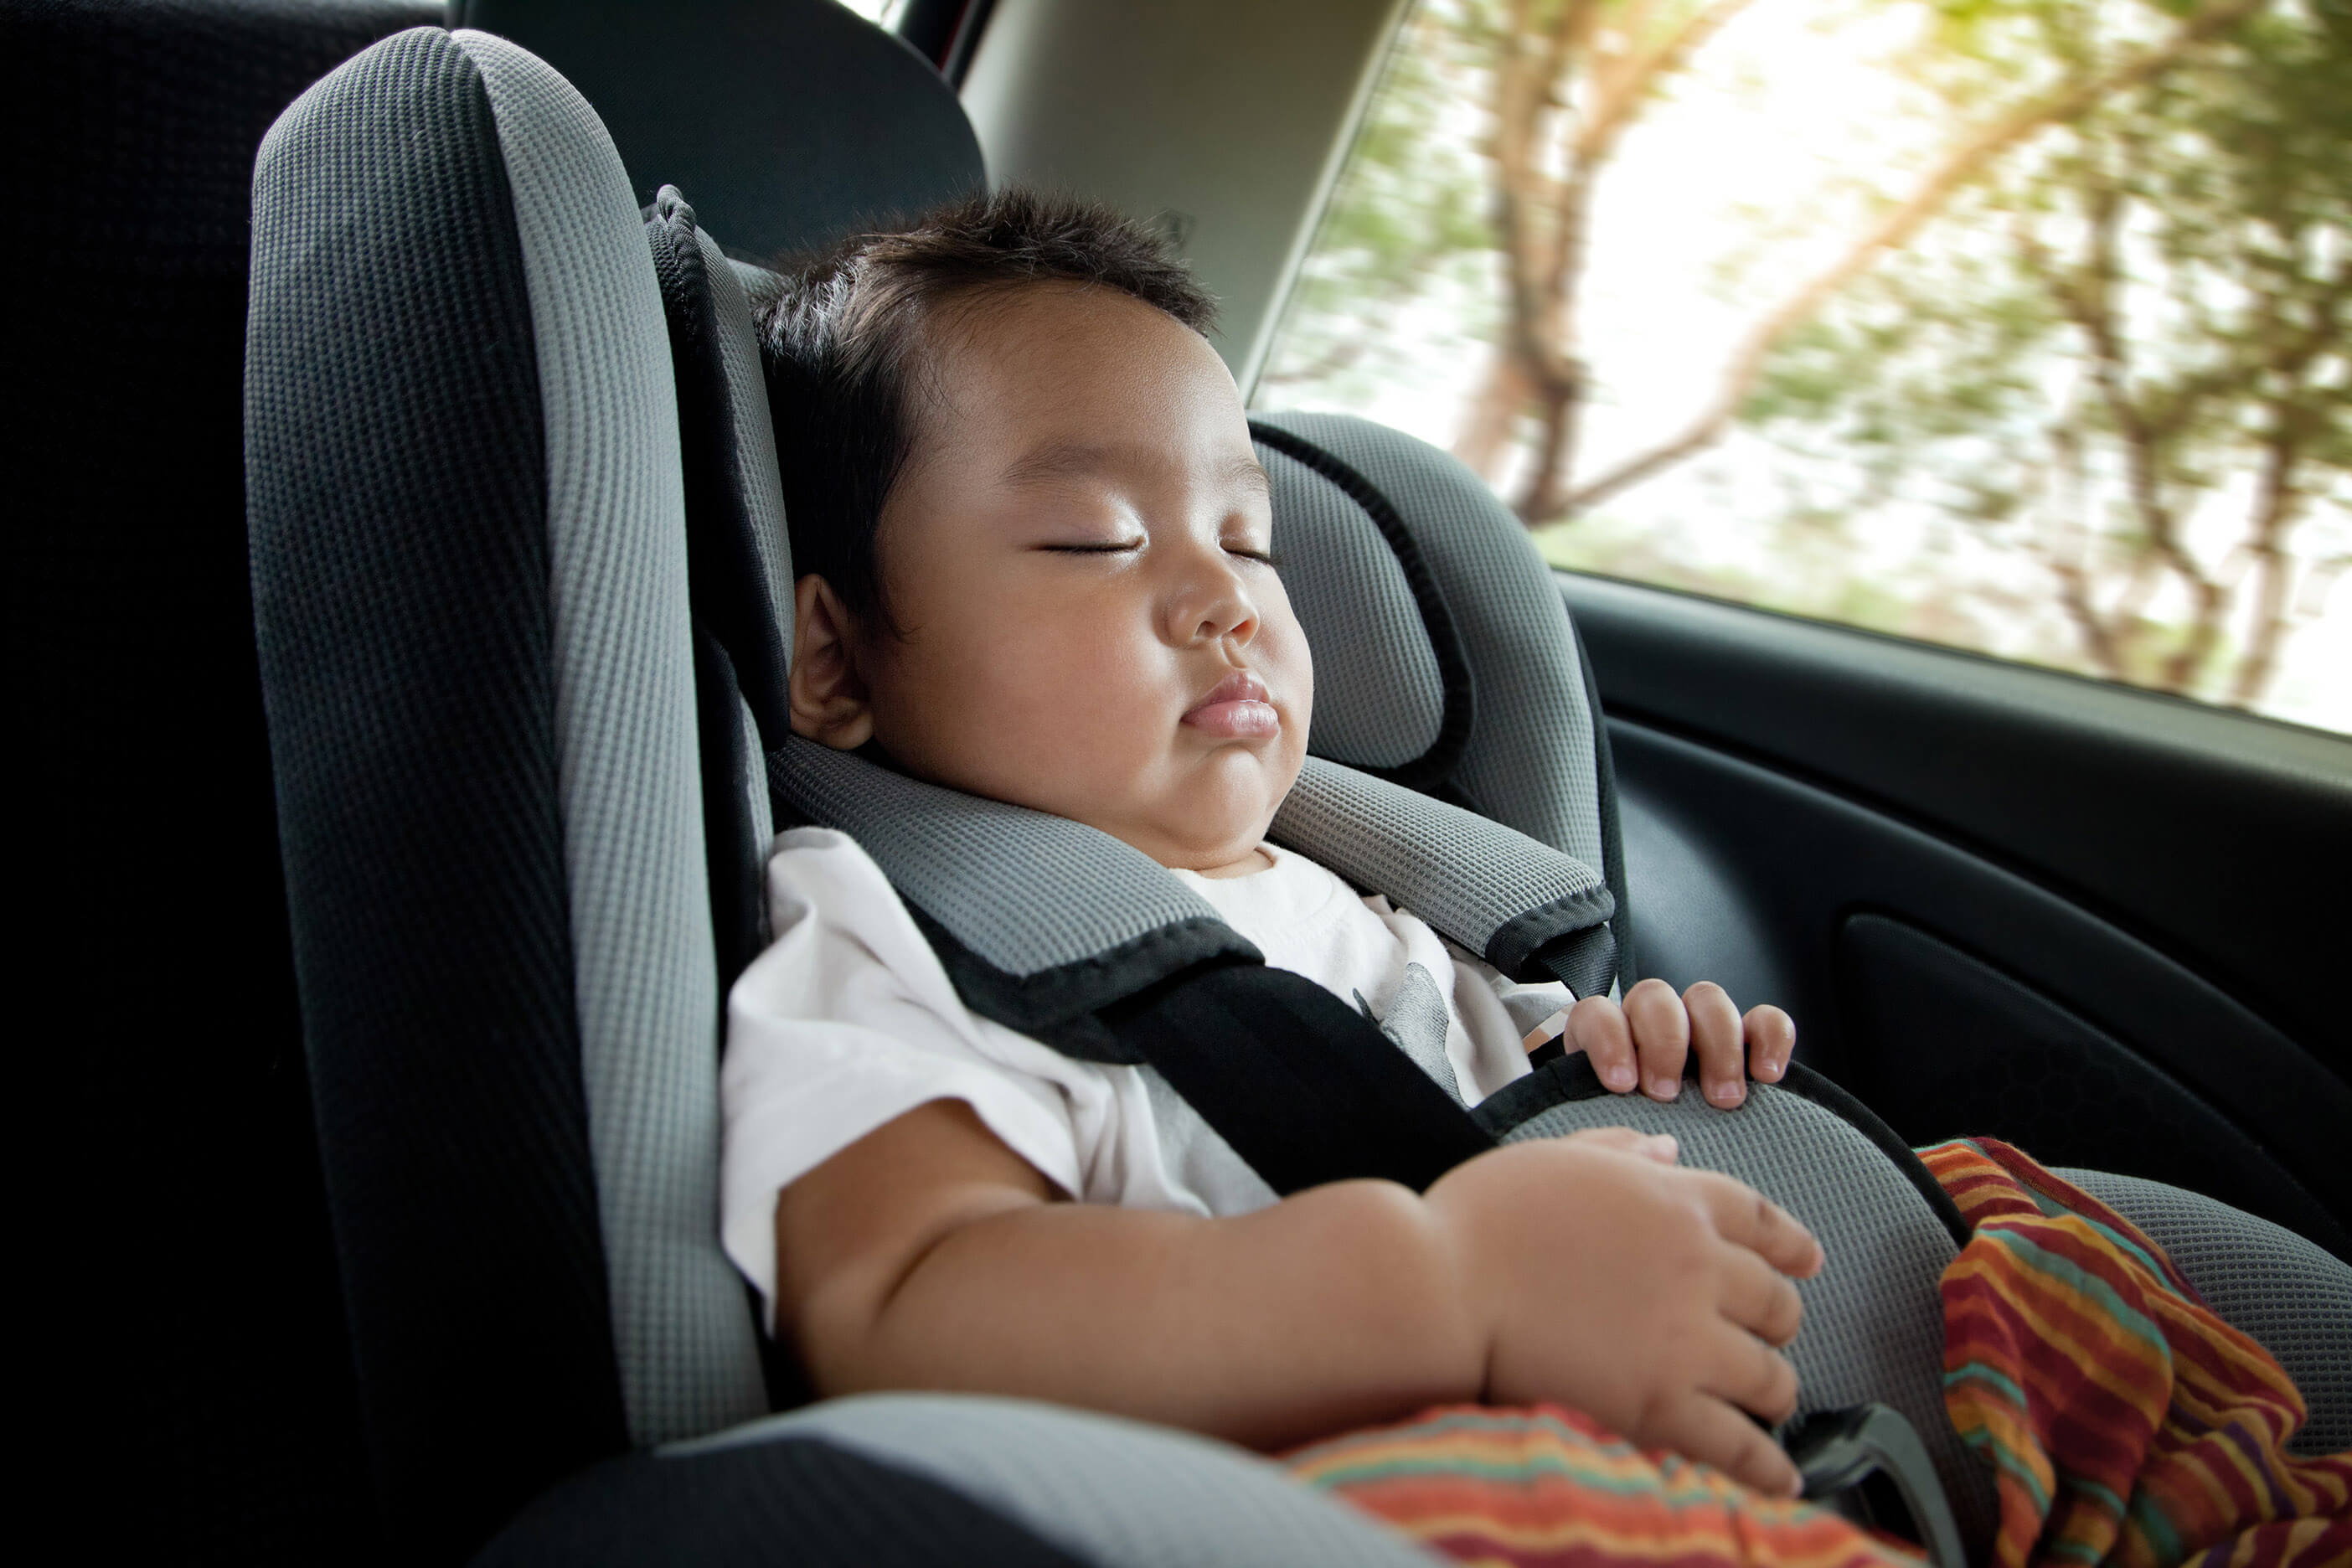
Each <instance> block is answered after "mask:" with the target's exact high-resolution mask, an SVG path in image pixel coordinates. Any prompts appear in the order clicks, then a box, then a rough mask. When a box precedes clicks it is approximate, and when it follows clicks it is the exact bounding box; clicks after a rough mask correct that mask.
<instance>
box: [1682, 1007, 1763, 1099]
mask: <svg viewBox="0 0 2352 1568" xmlns="http://www.w3.org/2000/svg"><path fill="white" fill-rule="evenodd" d="M1683 1007H1684V1010H1685V1012H1687V1013H1688V1014H1689V1016H1690V1036H1691V1045H1692V1047H1693V1048H1695V1049H1696V1051H1697V1052H1698V1083H1699V1088H1700V1089H1703V1090H1705V1091H1706V1098H1707V1103H1709V1104H1710V1105H1719V1106H1722V1107H1723V1108H1724V1109H1725V1110H1729V1109H1730V1108H1731V1107H1733V1106H1735V1105H1738V1103H1739V1102H1740V1101H1742V1100H1746V1099H1747V1098H1748V1053H1747V1052H1746V1051H1744V1050H1742V1049H1741V1048H1740V1031H1739V1009H1738V1008H1737V1007H1735V1006H1733V1005H1731V994H1730V993H1729V992H1727V991H1726V990H1724V988H1723V987H1722V986H1720V985H1717V984H1716V983H1715V982H1714V981H1712V980H1702V981H1700V982H1699V983H1698V984H1696V985H1694V986H1692V987H1691V988H1690V989H1689V990H1687V991H1685V992H1684V993H1683Z"/></svg>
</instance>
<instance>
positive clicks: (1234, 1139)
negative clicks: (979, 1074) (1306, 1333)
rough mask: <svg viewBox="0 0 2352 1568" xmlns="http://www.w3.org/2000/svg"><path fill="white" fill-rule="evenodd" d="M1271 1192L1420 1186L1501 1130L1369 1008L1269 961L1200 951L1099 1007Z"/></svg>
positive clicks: (1490, 1143)
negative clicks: (1188, 965) (1175, 970)
mask: <svg viewBox="0 0 2352 1568" xmlns="http://www.w3.org/2000/svg"><path fill="white" fill-rule="evenodd" d="M1098 1016H1099V1018H1100V1020H1101V1023H1102V1024H1103V1026H1105V1027H1106V1028H1108V1030H1109V1031H1110V1032H1111V1033H1112V1034H1113V1035H1115V1036H1117V1037H1118V1038H1119V1039H1120V1040H1121V1041H1123V1042H1125V1043H1127V1044H1128V1045H1129V1047H1131V1048H1132V1049H1133V1051H1134V1054H1135V1056H1136V1057H1137V1058H1139V1059H1141V1060H1143V1061H1147V1062H1149V1063H1150V1064H1151V1065H1152V1066H1153V1067H1155V1068H1159V1069H1160V1076H1161V1077H1163V1078H1165V1079H1167V1080H1168V1082H1169V1085H1170V1086H1171V1088H1173V1089H1175V1090H1176V1092H1177V1093H1179V1094H1181V1095H1182V1096H1183V1097H1184V1099H1185V1100H1187V1101H1189V1102H1190V1103H1191V1105H1192V1109H1193V1110H1197V1111H1199V1112H1200V1113H1201V1119H1202V1121H1206V1122H1207V1123H1208V1124H1209V1125H1210V1126H1211V1127H1213V1128H1214V1129H1216V1130H1217V1131H1218V1132H1219V1133H1220V1134H1222V1135H1223V1138H1224V1140H1225V1142H1227V1143H1230V1144H1231V1145H1233V1149H1234V1153H1236V1154H1239V1155H1240V1156H1241V1157H1242V1159H1243V1160H1244V1162H1246V1163H1248V1165H1249V1167H1250V1168H1251V1169H1252V1170H1254V1171H1255V1172H1256V1173H1258V1174H1259V1175H1260V1176H1261V1177H1263V1178H1264V1179H1265V1184H1267V1185H1268V1186H1270V1187H1272V1188H1273V1189H1274V1190H1275V1191H1276V1192H1277V1193H1279V1194H1283V1195H1284V1196H1288V1195H1289V1194H1292V1193H1295V1192H1299V1191H1301V1190H1303V1189H1305V1188H1307V1187H1312V1186H1319V1185H1321V1184H1323V1183H1326V1182H1337V1181H1346V1180H1349V1179H1353V1178H1358V1177H1383V1178H1386V1179H1387V1180H1390V1181H1393V1182H1401V1183H1402V1184H1404V1185H1406V1186H1408V1187H1411V1188H1412V1190H1413V1191H1415V1192H1420V1191H1422V1190H1423V1188H1425V1187H1427V1186H1428V1185H1429V1184H1431V1183H1432V1182H1434V1181H1435V1180H1437V1178H1438V1177H1440V1176H1442V1175H1444V1173H1446V1172H1448V1171H1450V1170H1452V1169H1453V1168H1454V1166H1456V1165H1458V1164H1460V1163H1462V1162H1463V1161H1465V1160H1467V1159H1469V1158H1470V1157H1472V1156H1473V1155H1475V1154H1481V1153H1484V1152H1486V1151H1487V1150H1489V1149H1492V1148H1493V1147H1494V1146H1495V1140H1494V1138H1493V1137H1492V1135H1490V1134H1489V1133H1488V1132H1487V1131H1486V1130H1485V1129H1484V1128H1482V1127H1480V1126H1479V1125H1478V1123H1477V1122H1476V1121H1475V1120H1473V1119H1472V1117H1471V1115H1470V1112H1469V1111H1468V1110H1465V1108H1464V1107H1463V1106H1462V1104H1461V1103H1460V1102H1459V1101H1457V1100H1454V1097H1453V1096H1452V1095H1449V1094H1447V1093H1446V1092H1445V1090H1444V1089H1441V1088H1439V1087H1438V1086H1437V1085H1436V1084H1435V1083H1434V1082H1433V1081H1432V1080H1431V1079H1430V1078H1429V1075H1428V1074H1426V1073H1424V1072H1423V1071H1422V1070H1421V1068H1418V1067H1416V1066H1414V1065H1413V1062H1412V1058H1409V1057H1407V1056H1406V1055H1405V1054H1404V1053H1403V1052H1402V1051H1400V1050H1398V1049H1397V1048H1396V1047H1395V1046H1394V1045H1393V1044H1391V1042H1390V1040H1389V1038H1388V1037H1387V1036H1385V1035H1383V1034H1381V1032H1380V1030H1379V1029H1377V1028H1376V1027H1374V1026H1373V1025H1372V1024H1371V1022H1370V1020H1369V1019H1367V1018H1365V1017H1364V1016H1363V1015H1361V1014H1360V1013H1358V1012H1357V1011H1356V1010H1355V1009H1353V1008H1351V1007H1349V1006H1348V1005H1346V1004H1345V1003H1343V1002H1341V1001H1340V1000H1339V998H1338V997H1336V996H1334V995H1332V994H1330V993H1329V992H1328V991H1326V990H1324V989H1323V987H1321V986H1320V985H1318V984H1315V982H1313V981H1311V980H1309V979H1307V977H1306V976H1305V975H1302V974H1294V973H1290V972H1289V971H1288V970H1283V969H1272V968H1269V967H1267V966H1266V965H1265V964H1263V963H1244V962H1234V961H1231V960H1228V961H1225V962H1221V963H1211V964H1206V965H1198V966H1195V967H1193V968H1192V969H1188V970H1186V971H1184V972H1183V973H1180V974H1176V975H1174V976H1171V978H1169V979H1167V980H1164V981H1162V982H1160V984H1157V985H1153V986H1150V987H1149V988H1148V989H1146V990H1145V991H1143V992H1141V993H1139V994H1137V995H1135V996H1132V997H1130V998H1129V999H1128V1000H1126V1001H1124V1002H1121V1003H1119V1004H1118V1005H1115V1006H1112V1007H1108V1008H1106V1009H1104V1011H1103V1012H1102V1013H1101V1014H1100V1015H1098Z"/></svg>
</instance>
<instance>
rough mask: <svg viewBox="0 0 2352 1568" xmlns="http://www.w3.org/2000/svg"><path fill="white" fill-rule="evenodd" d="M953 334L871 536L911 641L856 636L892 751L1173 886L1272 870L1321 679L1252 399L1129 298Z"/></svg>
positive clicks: (1177, 327) (1185, 335) (991, 307)
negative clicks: (1040, 814)
mask: <svg viewBox="0 0 2352 1568" xmlns="http://www.w3.org/2000/svg"><path fill="white" fill-rule="evenodd" d="M943 336H944V338H945V342H944V343H943V344H942V347H941V352H940V353H939V354H938V356H937V360H936V363H935V370H936V379H935V382H934V383H933V387H932V390H934V391H935V392H936V394H937V400H936V401H935V402H932V401H925V402H922V403H920V404H919V414H918V416H917V433H916V437H915V452H914V456H913V458H912V460H911V461H910V462H909V463H908V468H907V469H906V471H905V473H904V474H903V475H902V476H901V478H900V479H899V481H898V485H897V487H896V488H895V489H893V490H892V492H891V495H890V499H889V501H888V503H887V505H886V507H885V508H884V510H883V514H882V522H881V528H880V531H879V532H878V534H877V540H876V544H877V563H878V565H879V569H880V574H881V579H882V585H883V593H884V596H885V598H886V599H887V602H888V605H889V607H890V611H891V614H892V616H894V617H895V618H896V619H897V621H898V625H899V626H900V627H901V628H902V629H903V630H904V632H905V633H906V636H905V637H904V639H903V640H901V639H897V638H893V637H890V636H889V635H888V634H887V632H883V631H879V630H877V629H869V630H868V631H867V632H866V635H863V636H861V637H858V638H857V653H858V662H859V664H860V667H861V671H860V672H861V674H862V675H863V676H864V678H865V684H866V691H867V699H868V700H869V702H870V704H871V714H872V719H873V724H874V736H875V739H877V741H879V742H881V743H882V745H883V746H884V748H885V749H887V751H888V752H890V753H891V755H892V756H894V757H896V758H897V759H898V761H899V762H900V763H902V764H904V765H905V766H907V767H908V768H909V769H911V770H912V771H913V772H915V773H918V774H919V775H921V776H923V777H925V778H929V779H931V780H933V781H935V782H938V783H940V784H950V785H952V786H954V787H956V788H958V789H962V790H967V791H970V792H971V793H973V794H976V795H989V796H992V797H994V798H995V799H998V800H1004V801H1011V802H1013V803H1014V804H1016V805H1027V806H1034V807H1035V808H1037V809H1038V810H1041V811H1049V812H1053V813H1055V814H1056V815H1058V816H1067V817H1072V818H1075V819H1076V820H1077V821H1080V822H1084V823H1087V824H1088V825H1090V826H1095V827H1097V828H1100V829H1101V830H1102V831H1104V832H1106V833H1108V834H1110V835H1112V836H1113V837H1118V838H1121V839H1124V840H1125V841H1127V842H1128V843H1129V844H1131V845H1133V846H1134V847H1137V848H1138V849H1140V850H1142V851H1143V852H1144V853H1145V854H1147V855H1150V857H1152V858H1154V859H1156V860H1158V861H1160V863H1161V864H1163V865H1168V866H1178V867H1183V868H1188V869H1193V870H1202V871H1212V872H1214V871H1225V872H1236V871H1243V870H1247V869H1252V868H1255V866H1256V865H1257V864H1260V863H1262V862H1261V858H1260V856H1259V854H1258V850H1257V846H1258V844H1259V841H1260V840H1261V839H1262V838H1263V837H1265V828H1266V825H1267V823H1268V822H1270V821H1271V820H1272V819H1273V816H1274V811H1275V807H1276V805H1280V804H1281V801H1282V797H1283V796H1284V795H1285V794H1286V793H1287V792H1288V791H1289V789H1290V786H1291V784H1292V782H1293V781H1294V780H1295V779H1296V778H1297V776H1298V768H1299V763H1300V761H1301V759H1302V758H1303V757H1304V755H1305V753H1306V748H1307V720H1308V717H1309V715H1310V713H1311V712H1312V710H1313V706H1314V689H1315V680H1314V672H1313V668H1312V666H1311V665H1310V663H1309V661H1308V658H1307V638H1306V635H1305V634H1304V633H1303V632H1302V631H1301V630H1300V628H1299V626H1298V622H1297V617H1296V616H1293V615H1292V614H1291V609H1290V600H1289V598H1288V596H1287V595H1285V594H1284V592H1283V588H1282V583H1281V580H1280V579H1279V578H1277V577H1276V575H1275V569H1274V567H1273V565H1272V564H1271V563H1270V562H1269V560H1268V559H1267V556H1268V552H1269V549H1270V545H1271V537H1272V532H1273V515H1272V512H1271V510H1270V509H1269V506H1268V498H1267V494H1266V483H1265V473H1264V472H1263V470H1261V469H1260V468H1259V467H1258V464H1257V460H1256V458H1255V455H1254V453H1253V451H1252V449H1251V446H1250V437H1249V425H1248V421H1247V419H1246V417H1245V416H1244V414H1243V412H1242V404H1241V398H1240V395H1238V394H1237V393H1236V391H1235V390H1234V381H1233V377H1232V376H1231V375H1230V374H1227V373H1226V370H1225V367H1224V364H1223V362H1222V361H1221V360H1219V359H1218V357H1217V355H1216V353H1215V351H1213V349H1211V348H1210V347H1209V345H1208V343H1207V342H1205V341H1204V340H1202V337H1201V336H1200V335H1199V334H1198V333H1196V332H1193V331H1190V330H1189V329H1187V328H1185V327H1184V326H1182V325H1181V324H1180V323H1178V322H1177V321H1173V320H1171V319H1170V318H1169V317H1167V316H1165V315H1163V314H1161V313H1160V311H1158V310H1153V309H1151V308H1150V306H1147V305H1144V304H1142V303H1140V302H1139V301H1137V300H1132V299H1130V298H1129V297H1128V296H1126V295H1124V294H1120V293H1118V292H1116V291H1113V290H1109V289H1082V288H1078V287H1076V286H1073V285H1066V284H1045V285H1039V286H1037V287H1034V288H1030V289H1023V290H1021V291H1019V292H1017V293H1014V294H1013V295H1010V296H1008V297H1005V298H1002V299H996V300H989V301H987V302H986V303H985V304H983V305H982V307H981V308H980V309H979V310H977V311H976V312H975V313H974V314H973V315H972V316H971V318H970V319H969V320H968V321H961V322H960V323H958V324H957V325H956V326H955V327H954V328H953V330H951V331H948V332H946V333H945V334H943ZM919 385H920V383H919Z"/></svg>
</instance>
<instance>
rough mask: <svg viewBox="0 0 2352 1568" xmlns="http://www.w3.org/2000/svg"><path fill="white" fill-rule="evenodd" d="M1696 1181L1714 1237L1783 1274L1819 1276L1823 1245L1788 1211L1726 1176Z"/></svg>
mask: <svg viewBox="0 0 2352 1568" xmlns="http://www.w3.org/2000/svg"><path fill="white" fill-rule="evenodd" d="M1697 1179H1698V1181H1699V1184H1700V1186H1701V1188H1702V1190H1703V1192H1704V1194H1705V1195H1704V1197H1703V1198H1702V1200H1701V1201H1702V1202H1704V1203H1705V1204H1706V1207H1707V1214H1708V1215H1709V1217H1710V1218H1712V1219H1713V1220H1714V1221H1715V1234H1716V1235H1717V1236H1719V1237H1723V1239H1724V1240H1726V1241H1728V1242H1731V1243H1733V1244H1734V1245H1736V1246H1739V1247H1746V1248H1748V1251H1750V1252H1753V1253H1756V1254H1759V1256H1761V1257H1762V1258H1763V1259H1764V1261H1765V1262H1767V1263H1769V1264H1770V1265H1771V1266H1772V1267H1773V1268H1777V1269H1779V1270H1780V1272H1781V1273H1783V1274H1793V1275H1795V1276H1796V1277H1797V1278H1798V1279H1811V1278H1812V1277H1813V1276H1814V1275H1815V1274H1818V1273H1819V1272H1821V1267H1822V1244H1821V1243H1820V1242H1818V1241H1816V1240H1814V1239H1813V1233H1812V1232H1811V1231H1810V1230H1807V1229H1806V1228H1805V1227H1804V1226H1801V1225H1800V1224H1798V1223H1797V1219H1796V1216H1795V1215H1791V1214H1790V1212H1789V1211H1788V1210H1787V1209H1784V1208H1782V1207H1781V1206H1780V1205H1779V1204H1776V1203H1774V1202H1773V1201H1772V1200H1771V1199H1770V1198H1768V1197H1766V1196H1765V1195H1764V1194H1762V1193H1759V1192H1758V1191H1757V1190H1756V1189H1755V1188H1754V1187H1751V1186H1749V1185H1748V1184H1747V1183H1745V1182H1739V1181H1734V1180H1733V1179H1732V1178H1731V1177H1729V1176H1725V1175H1717V1174H1714V1173H1706V1174H1702V1175H1699V1176H1698V1178H1697Z"/></svg>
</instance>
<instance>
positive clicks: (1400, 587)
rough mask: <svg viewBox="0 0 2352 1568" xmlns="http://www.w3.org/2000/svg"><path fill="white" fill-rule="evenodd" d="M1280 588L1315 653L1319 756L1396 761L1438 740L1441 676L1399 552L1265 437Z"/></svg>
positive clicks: (1376, 763) (1361, 762)
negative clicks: (1271, 490)
mask: <svg viewBox="0 0 2352 1568" xmlns="http://www.w3.org/2000/svg"><path fill="white" fill-rule="evenodd" d="M1257 456H1258V461H1259V462H1260V463H1261V464H1262V465H1263V466H1264V467H1265V472H1266V477H1267V479H1269V480H1270V481H1272V484H1273V487H1274V548H1275V553H1276V555H1277V556H1279V557H1280V558H1281V561H1282V586H1283V589H1284V591H1285V592H1286V593H1287V594H1288V595H1289V597H1290V607H1291V609H1292V610H1293V611H1295V612H1296V613H1297V616H1298V624H1299V625H1300V626H1302V627H1304V628H1305V630H1306V632H1307V643H1308V644H1309V646H1311V647H1313V648H1314V649H1315V652H1316V660H1315V724H1314V735H1313V742H1314V747H1315V753H1316V755H1318V756H1323V757H1329V758H1331V759H1332V760H1333V761H1335V762H1341V763H1348V764H1349V765H1350V766H1353V767H1360V768H1366V767H1369V768H1393V767H1401V766H1402V765H1403V764H1405V763H1410V762H1412V761H1414V760H1415V759H1416V758H1418V757H1421V756H1422V755H1423V754H1424V753H1425V752H1428V751H1429V749H1430V748H1431V747H1433V746H1434V745H1436V744H1437V740H1438V731H1439V728H1440V727H1441V726H1442V725H1443V724H1444V720H1445V684H1444V678H1443V677H1442V676H1440V674H1439V673H1438V668H1437V657H1436V654H1435V653H1434V651H1433V649H1432V648H1431V647H1430V641H1429V634H1428V632H1427V631H1426V630H1424V629H1423V624H1422V616H1421V606H1420V605H1418V604H1416V603H1415V602H1414V600H1413V595H1412V584H1409V583H1407V582H1406V581H1405V575H1404V572H1403V569H1402V567H1400V566H1399V565H1398V564H1397V557H1396V552H1394V551H1393V550H1391V548H1390V546H1389V542H1388V541H1387V540H1386V539H1385V538H1383V537H1381V531H1380V529H1379V528H1378V527H1377V526H1375V525H1374V523H1373V521H1372V520H1371V519H1370V517H1369V516H1367V515H1366V514H1365V511H1364V509H1363V508H1362V507H1360V506H1359V505H1358V504H1357V503H1356V501H1355V500H1354V499H1353V498H1351V497H1350V496H1349V495H1348V494H1347V492H1345V491H1344V490H1342V489H1339V486H1338V485H1337V484H1335V483H1333V482H1332V481H1331V480H1330V479H1327V478H1326V477H1324V476H1323V475H1321V474H1318V473H1317V472H1316V471H1315V470H1314V469H1313V468H1308V467H1307V465H1306V464H1305V463H1302V462H1300V461H1299V460H1298V459H1297V458H1293V457H1290V456H1288V455H1287V454H1286V453H1283V452H1279V451H1276V449H1275V448H1273V447H1268V446H1266V445H1265V444H1263V443H1260V444H1259V446H1258V448H1257Z"/></svg>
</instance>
